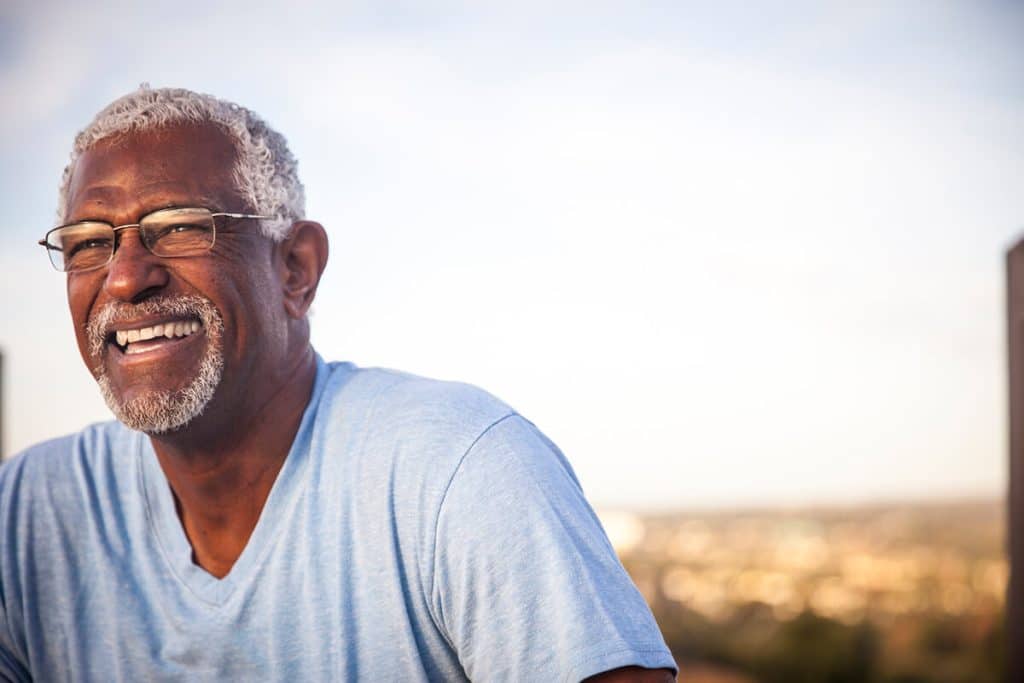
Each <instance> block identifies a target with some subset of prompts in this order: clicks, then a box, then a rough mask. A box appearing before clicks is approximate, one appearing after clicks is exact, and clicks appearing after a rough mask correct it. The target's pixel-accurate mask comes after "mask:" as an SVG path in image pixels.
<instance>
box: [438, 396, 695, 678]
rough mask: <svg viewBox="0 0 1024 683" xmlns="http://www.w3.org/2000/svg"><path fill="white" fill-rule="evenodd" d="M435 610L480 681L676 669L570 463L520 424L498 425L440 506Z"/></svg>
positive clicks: (469, 457)
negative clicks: (628, 669) (628, 668)
mask: <svg viewBox="0 0 1024 683" xmlns="http://www.w3.org/2000/svg"><path fill="white" fill-rule="evenodd" d="M434 548H435V554H434V572H433V585H432V589H431V590H432V593H431V598H432V606H433V609H434V611H435V616H436V618H437V619H438V620H439V622H440V626H441V629H442V631H443V632H444V633H445V635H446V637H447V638H448V639H449V642H450V644H451V645H452V647H453V648H454V649H455V651H456V653H457V654H458V657H459V661H460V662H461V664H462V666H463V668H464V669H465V671H466V673H467V675H468V676H469V677H470V679H472V680H474V681H504V680H508V681H547V680H550V681H579V680H582V679H583V678H586V677H587V676H592V675H594V674H597V673H601V672H603V671H608V670H611V669H615V668H618V667H622V666H629V665H635V666H642V667H647V668H652V669H653V668H670V669H673V670H675V668H676V665H675V662H674V661H673V659H672V656H671V654H670V653H669V651H668V648H667V647H666V646H665V642H664V640H663V638H662V636H661V633H660V632H659V631H658V627H657V624H656V623H655V621H654V618H653V616H652V615H651V612H650V610H649V609H648V607H647V605H646V603H645V602H644V600H643V597H642V596H641V595H640V593H639V591H638V590H637V589H636V587H635V586H634V585H633V582H632V581H631V580H630V578H629V576H628V575H627V574H626V572H625V570H624V569H623V567H622V565H621V563H620V562H619V560H618V558H617V557H616V555H615V552H614V550H613V549H612V546H611V544H610V543H609V542H608V539H607V537H606V536H605V534H604V531H603V530H602V528H601V525H600V523H599V522H598V520H597V517H596V515H595V514H594V512H593V510H592V509H591V508H590V506H589V505H588V504H587V502H586V500H585V499H584V497H583V493H582V491H581V490H580V487H579V484H578V483H577V481H576V478H575V475H574V474H573V472H572V469H571V468H570V466H569V464H568V462H567V461H566V460H565V458H564V456H563V455H562V454H561V453H560V452H559V451H558V449H557V448H556V447H555V446H554V444H552V443H551V442H550V441H548V440H547V439H546V438H545V437H544V436H543V435H542V434H541V433H540V432H538V431H537V429H536V428H535V427H534V426H533V425H532V424H530V423H529V422H527V421H526V420H524V419H523V418H522V417H519V416H518V415H511V416H509V417H507V418H505V419H503V420H500V421H499V422H497V423H496V424H494V425H492V426H491V427H490V428H488V429H487V431H485V432H484V434H482V435H481V436H480V437H479V438H478V439H477V441H476V442H475V443H474V444H473V446H472V447H471V448H470V449H469V451H468V452H467V453H466V455H465V457H464V458H463V460H462V461H461V463H460V464H459V467H458V469H457V470H456V472H455V474H454V476H453V477H452V480H451V482H450V484H449V486H448V489H447V492H446V494H445V497H444V499H443V502H442V503H441V508H440V512H439V514H438V519H437V529H436V538H435V545H434Z"/></svg>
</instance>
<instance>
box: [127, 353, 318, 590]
mask: <svg viewBox="0 0 1024 683" xmlns="http://www.w3.org/2000/svg"><path fill="white" fill-rule="evenodd" d="M328 374H329V370H328V368H327V365H326V363H324V361H323V359H322V358H321V357H320V355H319V354H317V356H316V380H315V381H314V383H313V392H312V394H311V395H310V398H309V404H308V405H307V406H306V410H305V412H304V413H303V415H302V421H301V422H300V423H299V430H298V432H296V434H295V440H294V441H293V442H292V447H291V449H290V450H289V451H288V456H287V457H286V458H285V461H284V465H282V467H281V471H280V472H278V474H277V479H276V480H275V481H274V485H273V486H272V487H271V489H270V495H268V496H267V501H266V503H265V504H264V506H263V510H262V511H261V512H260V517H259V520H258V521H257V522H256V527H255V528H254V529H253V531H252V535H250V536H249V541H248V542H247V543H246V544H245V548H244V549H243V550H242V554H241V555H239V556H238V559H237V560H236V561H235V564H234V565H233V566H232V567H231V571H230V572H228V574H227V575H226V576H225V577H224V578H222V579H218V578H217V577H215V576H213V575H212V574H210V573H209V572H207V571H206V570H205V569H203V568H202V567H200V566H198V565H196V564H195V563H194V562H193V561H192V545H191V544H190V543H189V541H188V537H187V536H186V535H185V530H184V528H183V527H182V525H181V520H180V519H178V513H177V511H176V510H175V507H174V496H173V495H172V494H171V486H170V484H169V483H168V482H167V477H166V476H165V475H164V471H163V469H162V468H161V467H160V462H159V460H157V457H156V453H155V452H154V450H153V445H152V443H151V442H150V440H149V438H148V437H146V435H145V434H142V433H139V434H138V435H137V444H138V448H137V451H138V453H137V455H138V457H137V458H136V462H137V463H139V464H138V472H139V483H140V486H141V487H142V492H143V498H144V500H145V504H146V511H147V517H148V518H149V524H150V528H151V529H152V531H153V534H154V535H155V536H156V540H157V544H158V545H159V547H160V551H161V553H162V554H163V556H164V559H165V560H166V562H167V564H168V565H169V566H170V569H171V572H172V573H173V574H174V575H175V577H176V578H177V579H178V580H179V581H180V582H181V583H183V584H184V585H185V586H186V587H187V588H189V589H190V590H191V591H192V592H193V593H194V594H195V595H196V596H197V597H198V598H199V599H200V600H202V601H203V602H206V603H208V604H210V605H212V606H220V605H223V604H224V603H225V602H227V600H228V599H229V598H230V597H231V595H232V594H233V593H234V592H235V590H236V589H237V588H238V587H239V586H244V585H247V584H248V583H249V581H250V580H251V578H252V575H253V574H254V572H255V571H256V570H257V569H258V568H259V565H260V564H261V562H262V561H263V559H264V557H265V556H266V555H267V553H268V552H269V550H270V548H271V546H272V545H273V542H274V540H275V539H276V538H277V537H278V536H279V534H278V533H277V531H278V527H279V526H280V525H281V524H282V522H283V520H284V519H285V518H287V517H289V516H290V515H291V512H292V510H293V509H294V507H295V503H296V501H297V500H298V498H299V494H300V493H301V490H302V488H303V487H304V485H305V476H304V475H305V473H306V471H307V469H308V468H307V465H308V462H309V451H310V448H309V446H310V439H311V436H312V431H313V430H312V426H313V422H314V420H315V418H316V409H317V406H318V405H319V403H320V394H321V393H322V392H323V388H324V385H325V384H326V382H327V375H328Z"/></svg>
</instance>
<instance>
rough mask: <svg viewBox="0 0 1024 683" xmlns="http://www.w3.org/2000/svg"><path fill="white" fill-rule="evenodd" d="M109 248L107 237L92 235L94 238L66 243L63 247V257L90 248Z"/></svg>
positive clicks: (69, 256) (68, 256)
mask: <svg viewBox="0 0 1024 683" xmlns="http://www.w3.org/2000/svg"><path fill="white" fill-rule="evenodd" d="M109 248H110V240H109V239H104V238H99V237H94V238H91V239H84V240H79V241H77V242H74V243H73V244H69V245H66V246H65V248H64V253H65V257H67V258H71V257H72V256H74V255H75V254H78V253H81V252H83V251H88V250H90V249H109Z"/></svg>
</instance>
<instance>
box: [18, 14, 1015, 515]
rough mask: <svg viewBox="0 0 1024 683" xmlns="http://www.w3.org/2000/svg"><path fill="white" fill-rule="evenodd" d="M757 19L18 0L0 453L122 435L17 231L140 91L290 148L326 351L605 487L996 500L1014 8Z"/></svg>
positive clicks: (49, 273)
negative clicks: (114, 106)
mask: <svg viewBox="0 0 1024 683" xmlns="http://www.w3.org/2000/svg"><path fill="white" fill-rule="evenodd" d="M749 4H750V3H741V2H718V3H688V2H665V3H645V2H628V3H627V2H622V3H600V2H599V3H594V2H587V3H583V2H566V3H557V4H556V6H554V7H553V6H552V4H551V3H539V2H515V3H513V2H506V3H501V4H498V3H479V4H478V3H462V2H454V1H452V2H436V3H414V4H407V3H391V4H389V3H376V2H374V3H369V2H367V3H335V2H326V1H323V2H313V3H303V4H302V5H301V6H300V7H299V8H289V9H287V10H285V9H268V8H266V7H262V6H260V5H259V4H258V3H257V4H253V3H244V4H243V3H218V8H217V9H210V8H209V7H208V4H207V3H199V2H188V1H186V2H177V3H172V4H168V5H166V6H165V7H164V8H163V9H153V8H151V7H149V8H145V9H144V8H142V7H141V6H140V7H138V8H126V7H122V6H121V4H120V3H113V2H105V3H104V2H90V3H64V4H52V3H45V2H42V3H27V2H16V3H14V4H13V5H11V4H7V3H5V4H4V6H3V8H2V9H0V92H2V93H3V103H4V106H3V107H2V109H0V158H2V160H3V162H2V167H0V174H2V175H0V181H2V182H0V197H2V205H3V206H4V207H5V212H6V214H5V217H4V219H3V220H4V221H5V225H4V231H5V235H6V236H7V238H8V242H7V245H6V248H5V249H3V250H0V264H2V272H3V289H2V295H0V296H2V298H0V302H2V309H0V310H2V313H3V318H4V321H5V322H4V324H3V325H0V349H2V351H3V354H4V377H3V391H4V396H3V398H4V401H3V405H4V411H5V416H4V418H5V419H4V444H3V446H4V452H5V453H6V454H8V455H10V454H12V453H14V452H17V451H19V450H21V449H23V448H25V447H27V446H29V445H31V444H33V443H35V442H38V441H40V440H43V439H46V438H50V437H54V436H58V435H61V434H65V433H68V432H71V431H75V430H77V429H80V428H81V427H82V426H84V425H85V424H87V423H89V422H92V421H97V420H106V419H110V414H109V412H108V411H107V409H106V407H105V406H104V404H103V402H102V400H101V398H100V395H99V392H98V390H97V389H96V386H95V384H94V383H93V381H92V380H91V378H90V376H89V374H88V372H87V371H86V369H85V367H84V365H83V363H82V361H81V359H80V357H79V355H78V351H77V348H76V346H75V342H74V335H73V332H72V328H71V323H70V316H69V314H68V311H67V306H66V301H65V297H64V276H62V275H61V274H59V273H56V272H54V271H53V270H52V269H51V268H50V266H49V264H48V263H47V260H46V257H45V254H44V252H43V249H42V248H40V247H38V246H36V244H35V241H36V240H37V239H39V238H40V237H41V236H42V235H43V233H44V232H45V231H46V229H47V228H49V227H51V226H52V225H54V224H55V220H56V218H55V207H56V196H57V182H58V180H59V177H60V173H61V170H62V169H63V167H64V165H65V163H66V161H67V155H68V152H69V149H70V145H71V142H72V138H73V136H74V134H75V132H76V131H78V130H79V129H80V128H82V127H83V126H84V125H85V124H86V123H87V122H88V121H89V119H90V118H91V117H92V116H93V114H94V113H95V112H96V111H98V110H99V109H100V108H101V107H102V106H104V105H105V104H106V103H107V102H109V101H110V100H111V99H113V98H115V97H117V96H119V95H122V94H124V93H126V92H128V91H129V90H132V89H134V88H135V87H137V86H138V85H139V83H141V82H143V81H145V82H149V83H151V84H152V85H153V86H154V87H161V86H181V87H187V88H190V89H193V90H198V91H201V92H209V93H212V94H215V95H217V96H219V97H223V98H227V99H230V100H234V101H237V102H239V103H241V104H243V105H245V106H247V107H250V108H252V109H254V110H255V111H257V112H258V113H260V114H261V115H262V116H263V117H265V118H266V119H267V120H268V121H269V122H270V123H271V124H272V125H273V126H274V127H276V128H277V129H279V130H280V131H281V132H282V133H284V134H285V136H286V137H287V138H288V140H289V142H290V144H291V146H292V149H293V151H294V152H295V154H296V156H297V157H298V159H299V163H300V173H301V176H302V178H303V181H304V183H305V185H306V191H307V197H308V212H307V213H308V217H309V218H311V219H315V220H319V221H320V222H322V223H323V224H324V226H325V227H326V228H327V230H328V233H329V235H330V239H331V260H330V263H329V265H328V270H327V273H326V275H325V279H324V281H323V282H322V284H321V288H320V292H319V294H318V297H317V300H316V304H315V307H314V314H313V322H312V325H313V342H314V345H315V347H316V348H317V350H318V351H319V352H320V353H321V354H322V355H323V356H324V357H325V358H326V359H328V360H351V361H353V362H355V363H357V364H359V365H364V366H386V367H393V368H399V369H402V370H407V371H410V372H415V373H418V374H423V375H428V376H433V377H438V378H443V379H457V380H462V381H467V382H470V383H473V384H477V385H479V386H482V387H484V388H486V389H487V390H489V391H491V392H492V393H494V394H496V395H498V396H499V397H501V398H502V399H504V400H505V401H507V402H508V403H510V404H511V405H512V406H513V407H514V408H516V409H517V410H519V411H520V412H521V413H523V414H524V415H525V416H526V417H528V418H529V419H531V420H532V421H533V422H535V423H536V424H537V425H538V426H539V427H540V428H541V429H542V430H544V431H545V432H546V433H547V434H548V435H549V436H550V437H551V438H552V439H553V440H554V441H555V442H556V443H557V444H559V446H560V447H561V448H562V450H564V451H565V453H566V455H567V456H568V457H569V459H570V461H571V462H572V463H573V465H574V467H575V469H576V473H577V475H578V476H579V478H580V480H581V482H582V484H583V487H584V489H585V491H586V492H587V494H588V496H589V497H590V499H591V500H592V501H594V502H595V503H597V504H598V505H601V506H626V507H633V508H678V507H682V508H691V507H701V506H719V507H736V506H748V505H760V504H778V503H781V504H788V505H798V504H808V503H846V502H855V501H864V500H892V499H901V498H908V497H910V498H930V497H936V496H975V495H1001V494H1002V492H1003V490H1004V488H1005V482H1006V472H1005V470H1006V465H1005V460H1006V454H1005V441H1006V439H1005V435H1004V433H1005V431H1006V415H1005V413H1006V400H1005V396H1004V395H1005V393H1006V389H1005V383H1006V382H1005V378H1004V373H1005V361H1004V356H1005V343H1004V339H1003V337H1004V322H1003V315H1004V303H1003V302H1004V299H1003V278H1004V275H1003V254H1004V252H1005V250H1006V248H1007V247H1008V246H1009V245H1010V244H1011V243H1012V242H1013V241H1014V240H1016V239H1017V238H1019V237H1020V236H1021V235H1022V234H1024V191H1022V185H1021V183H1022V179H1024V50H1021V38H1022V37H1024V5H1021V4H1018V3H1010V2H999V3H996V2H970V3H967V2H959V3H953V2H941V1H939V2H931V1H925V0H922V1H920V2H905V3H898V5H899V6H898V7H896V6H894V3H887V2H874V3H841V2H834V3H831V4H823V3H810V2H806V3H805V2H778V3H757V4H759V6H760V9H756V10H754V9H751V8H749V7H748V6H747V5H749ZM229 208H230V207H229Z"/></svg>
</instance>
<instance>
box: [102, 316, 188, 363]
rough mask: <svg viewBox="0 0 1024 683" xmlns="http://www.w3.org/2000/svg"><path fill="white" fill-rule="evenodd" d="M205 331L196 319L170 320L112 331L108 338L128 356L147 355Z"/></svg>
mask: <svg viewBox="0 0 1024 683" xmlns="http://www.w3.org/2000/svg"><path fill="white" fill-rule="evenodd" d="M202 329H203V324H202V323H201V322H199V321H198V320H195V319H182V320H170V321H166V322H162V323H157V324H155V325H146V326H139V327H134V328H125V329H120V330H115V331H112V332H111V333H110V334H109V335H108V338H107V341H108V343H113V344H114V345H116V346H117V348H118V349H120V350H121V351H122V352H123V353H124V354H126V355H134V354H138V353H145V352H147V351H153V350H155V349H157V348H161V347H163V346H165V345H167V344H168V341H169V340H170V341H177V340H178V339H179V338H182V337H189V336H191V335H193V334H195V333H196V332H199V331H200V330H202Z"/></svg>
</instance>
